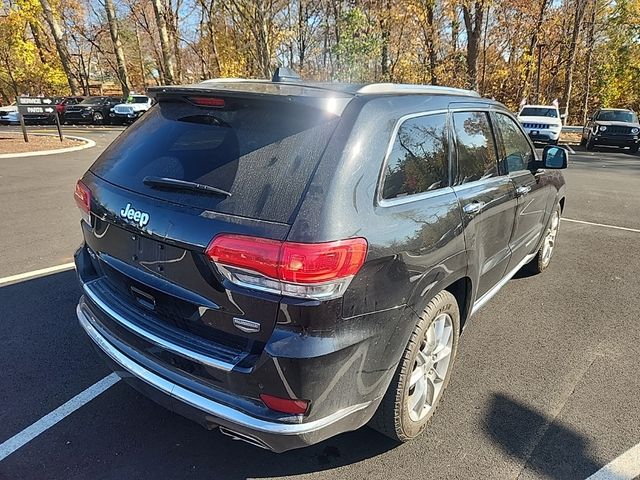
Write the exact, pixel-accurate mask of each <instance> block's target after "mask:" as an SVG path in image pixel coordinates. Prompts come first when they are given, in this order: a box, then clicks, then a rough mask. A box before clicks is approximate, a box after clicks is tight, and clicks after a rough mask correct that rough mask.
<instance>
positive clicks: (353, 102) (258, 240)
mask: <svg viewBox="0 0 640 480" xmlns="http://www.w3.org/2000/svg"><path fill="white" fill-rule="evenodd" d="M149 93H150V95H151V96H153V97H154V98H155V100H156V101H157V103H156V104H155V105H154V107H152V108H151V110H149V112H148V113H146V114H145V115H143V117H142V118H141V119H140V120H139V121H137V122H136V123H135V124H134V125H133V126H132V127H130V128H129V130H128V131H127V132H126V133H125V134H123V135H120V136H119V137H118V138H117V139H116V140H115V141H114V142H113V143H112V144H111V145H110V146H109V148H107V149H106V150H105V151H104V153H102V155H101V156H100V157H99V158H98V160H97V161H96V162H95V163H94V164H93V166H91V167H90V169H89V170H88V171H87V172H86V173H85V175H84V176H83V177H82V178H81V180H79V181H78V183H77V186H76V192H75V198H76V202H77V204H78V206H79V208H80V210H81V214H82V221H81V222H80V224H81V229H82V233H83V237H84V242H83V244H82V246H81V247H80V248H79V250H78V251H77V252H76V254H75V263H76V270H77V273H78V276H79V279H80V281H81V284H82V288H83V296H82V298H81V299H80V301H79V304H78V307H77V315H78V319H79V322H80V324H81V326H82V328H83V329H84V330H85V331H86V333H87V335H88V336H89V337H90V338H91V339H92V340H93V342H94V344H95V347H96V350H97V351H98V352H100V353H101V354H103V356H104V357H105V358H106V359H107V362H108V363H109V364H110V365H111V366H112V368H113V369H114V370H115V371H116V372H118V373H119V374H120V375H122V376H123V378H125V379H126V380H127V381H129V382H131V383H132V384H133V385H134V386H136V387H138V388H139V389H140V390H141V391H142V392H143V393H145V394H146V395H149V396H151V397H152V398H154V399H155V400H157V401H158V402H159V403H160V404H162V405H165V406H169V407H170V408H171V409H172V410H174V411H176V412H179V413H181V414H183V415H186V416H188V417H191V418H193V419H196V420H197V421H198V422H200V423H201V424H203V425H205V426H207V427H209V428H216V427H218V428H219V429H220V431H221V432H222V433H223V434H225V435H228V436H229V437H231V438H234V439H239V440H244V441H246V442H249V443H251V444H253V445H257V446H259V447H262V448H268V449H271V450H274V451H277V452H281V451H284V450H289V449H292V448H298V447H303V446H305V445H309V444H313V443H317V442H320V441H322V440H324V439H326V438H329V437H332V436H334V435H337V434H339V433H342V432H345V431H350V430H354V429H356V428H359V427H361V426H363V425H365V424H366V423H367V422H371V423H370V424H371V426H373V427H374V428H376V429H377V430H379V431H380V432H382V433H384V434H385V435H387V436H389V437H391V438H392V439H394V440H396V441H407V440H410V439H412V438H415V437H416V436H418V435H419V434H420V433H421V432H423V431H424V429H425V428H426V426H427V423H428V421H429V419H430V418H431V416H432V415H433V413H434V411H435V410H436V407H437V405H438V403H439V402H440V399H441V397H442V393H443V391H444V390H445V388H446V386H447V383H448V382H449V379H450V378H451V371H452V367H453V364H454V360H455V357H456V351H457V348H458V339H459V335H460V332H461V330H462V328H463V326H464V325H465V324H467V319H468V318H469V317H471V315H472V314H473V313H475V312H476V311H477V310H478V309H479V308H481V307H482V305H484V304H485V303H486V302H487V301H488V300H489V299H490V298H491V297H492V296H493V295H494V294H495V293H496V292H498V291H499V290H500V288H501V287H502V286H503V285H504V284H505V283H506V282H507V281H508V279H509V278H511V277H512V276H513V275H514V274H515V273H516V272H518V271H519V270H520V268H522V267H523V266H525V265H526V266H527V268H528V269H529V270H530V271H531V272H533V273H538V272H541V271H543V270H544V269H546V268H547V266H548V265H549V264H550V261H551V258H552V254H553V251H554V246H555V244H556V236H557V233H558V228H559V225H560V215H561V212H562V209H563V207H564V201H565V182H564V179H563V176H562V174H561V172H560V171H559V170H558V169H561V168H564V167H566V164H567V153H566V151H565V150H564V149H562V148H560V147H557V146H546V147H545V149H544V150H543V153H542V156H541V157H539V156H538V154H537V153H536V151H535V149H534V147H533V145H532V143H531V141H530V140H529V139H528V138H527V136H526V134H525V133H524V132H523V130H522V128H521V127H520V125H519V123H518V122H517V120H516V118H515V117H514V116H513V115H512V114H511V113H510V112H509V111H508V110H507V109H506V108H505V107H504V106H503V105H501V104H499V103H497V102H495V101H492V100H489V99H484V98H480V96H479V95H478V94H477V93H475V92H469V91H466V90H458V89H453V88H446V87H434V86H417V85H393V84H373V85H366V86H362V85H344V84H341V85H335V86H331V85H327V84H321V85H314V84H312V83H304V82H302V81H299V82H298V83H296V84H294V85H292V84H287V83H278V82H268V81H266V80H265V81H245V82H243V81H226V82H225V80H217V81H208V82H203V83H201V84H198V85H192V86H185V87H182V86H171V87H156V88H152V89H150V90H149ZM518 286H520V287H521V288H522V289H523V290H522V292H521V294H522V295H524V296H526V295H528V292H527V290H526V288H527V287H526V286H522V285H521V284H518V285H516V286H515V287H514V288H518ZM550 288H552V286H550ZM451 400H455V399H451Z"/></svg>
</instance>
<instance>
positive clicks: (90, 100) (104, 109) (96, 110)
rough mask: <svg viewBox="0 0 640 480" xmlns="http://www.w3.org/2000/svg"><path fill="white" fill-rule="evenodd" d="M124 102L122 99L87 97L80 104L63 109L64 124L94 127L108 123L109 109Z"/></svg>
mask: <svg viewBox="0 0 640 480" xmlns="http://www.w3.org/2000/svg"><path fill="white" fill-rule="evenodd" d="M124 101H125V99H123V98H122V97H104V96H102V97H87V98H85V99H84V100H82V101H81V102H80V103H78V104H76V105H69V106H67V107H66V108H65V110H64V122H65V123H91V124H94V125H102V124H105V123H109V113H110V112H111V109H112V108H113V107H115V106H116V105H117V104H119V103H123V102H124Z"/></svg>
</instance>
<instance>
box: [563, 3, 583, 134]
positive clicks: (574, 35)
mask: <svg viewBox="0 0 640 480" xmlns="http://www.w3.org/2000/svg"><path fill="white" fill-rule="evenodd" d="M584 9H585V0H575V14H574V17H573V30H572V32H571V44H570V46H569V54H568V57H567V69H566V70H565V74H564V88H563V91H562V105H563V109H564V115H565V117H564V124H565V125H566V123H567V121H568V120H569V102H570V101H571V89H572V87H573V67H574V65H573V64H574V63H575V59H576V45H577V44H578V37H579V36H580V30H581V28H582V17H583V16H584Z"/></svg>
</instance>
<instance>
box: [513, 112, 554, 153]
mask: <svg viewBox="0 0 640 480" xmlns="http://www.w3.org/2000/svg"><path fill="white" fill-rule="evenodd" d="M518 121H519V122H520V124H521V125H522V128H524V130H525V132H527V135H529V137H530V138H531V140H533V141H534V142H535V143H547V144H550V145H557V144H558V140H559V139H560V133H561V131H562V118H561V116H560V111H559V110H558V107H556V106H555V105H524V106H523V107H522V108H521V109H520V112H519V113H518Z"/></svg>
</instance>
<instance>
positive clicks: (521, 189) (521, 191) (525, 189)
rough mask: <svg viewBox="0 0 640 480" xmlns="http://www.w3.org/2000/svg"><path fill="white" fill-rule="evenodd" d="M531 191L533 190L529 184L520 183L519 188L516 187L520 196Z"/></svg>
mask: <svg viewBox="0 0 640 480" xmlns="http://www.w3.org/2000/svg"><path fill="white" fill-rule="evenodd" d="M530 191H531V187H530V186H529V185H520V186H519V187H518V188H516V194H517V195H518V196H519V197H521V196H523V195H526V194H527V193H529V192H530Z"/></svg>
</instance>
